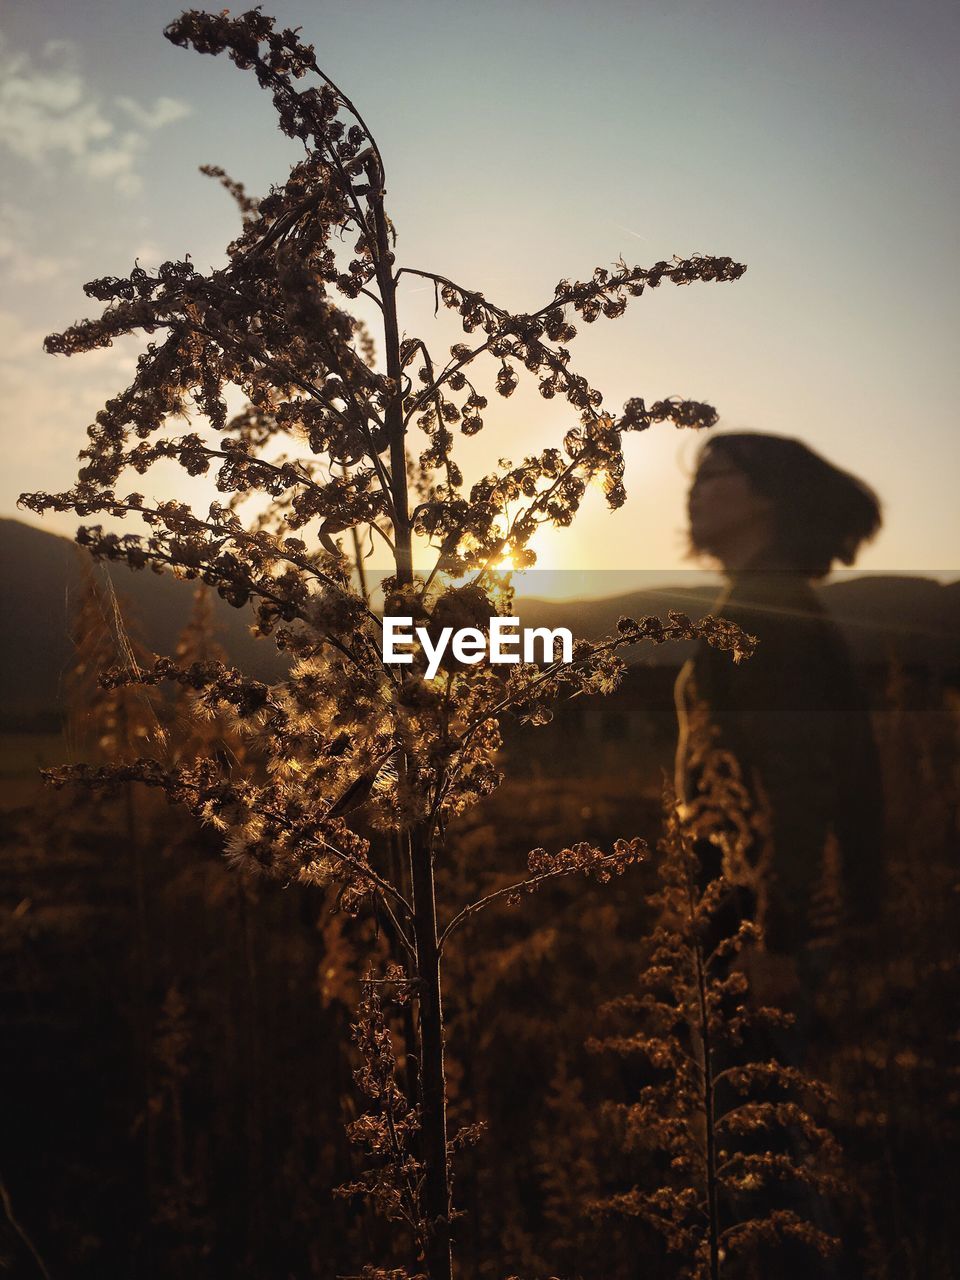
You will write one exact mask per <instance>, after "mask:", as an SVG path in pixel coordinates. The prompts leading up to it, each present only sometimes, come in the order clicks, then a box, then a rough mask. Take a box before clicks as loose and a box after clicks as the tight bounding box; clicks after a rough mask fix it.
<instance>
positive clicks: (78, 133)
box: [0, 34, 191, 195]
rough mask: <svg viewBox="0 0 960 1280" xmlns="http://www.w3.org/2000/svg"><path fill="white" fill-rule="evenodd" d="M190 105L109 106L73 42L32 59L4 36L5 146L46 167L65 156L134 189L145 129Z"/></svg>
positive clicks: (1, 111)
mask: <svg viewBox="0 0 960 1280" xmlns="http://www.w3.org/2000/svg"><path fill="white" fill-rule="evenodd" d="M190 111H191V108H190V107H189V106H188V105H187V104H186V103H184V102H179V101H177V99H175V98H166V97H161V98H157V99H156V100H155V102H154V103H153V105H152V106H150V105H145V104H143V103H139V102H136V101H134V99H132V98H116V99H114V100H113V103H112V104H108V103H106V102H105V101H104V100H103V98H101V96H100V95H99V94H97V93H96V91H95V90H93V89H92V88H91V87H90V86H89V85H88V84H87V82H86V80H85V79H84V77H83V75H82V73H81V71H80V69H79V62H78V59H77V52H76V47H75V46H74V45H73V44H72V43H71V42H69V41H66V40H50V41H48V42H47V43H46V45H44V47H43V50H42V51H41V54H40V57H39V59H37V61H36V62H34V60H33V59H32V58H31V57H30V56H29V55H28V54H26V53H17V52H15V51H14V50H12V49H11V48H10V46H9V43H8V42H7V40H6V39H5V38H4V36H3V35H2V34H0V145H4V146H6V147H7V148H8V149H9V150H10V151H12V152H13V154H14V155H16V156H18V157H19V158H20V159H22V160H25V161H27V162H28V163H29V164H32V165H33V166H35V167H36V168H38V169H41V170H43V171H45V172H48V173H52V172H54V167H53V166H54V165H55V164H56V163H59V162H62V160H63V158H64V157H66V158H69V159H70V160H72V162H73V164H74V167H75V168H76V170H77V171H78V172H79V173H81V174H84V175H85V176H86V177H88V178H91V179H93V180H95V181H99V182H106V183H109V184H110V185H111V186H112V187H114V188H115V189H116V190H117V191H120V192H121V193H123V194H124V195H135V194H136V193H137V192H138V191H139V190H140V188H141V186H142V180H141V178H140V175H139V173H138V172H137V167H138V163H139V160H140V158H141V156H142V154H143V152H144V151H145V150H146V147H147V138H148V135H149V134H151V133H154V132H156V130H158V129H162V128H164V127H165V126H166V125H169V124H173V123H175V122H176V121H178V120H182V119H183V118H184V117H185V116H188V115H189V114H190Z"/></svg>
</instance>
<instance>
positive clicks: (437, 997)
mask: <svg viewBox="0 0 960 1280" xmlns="http://www.w3.org/2000/svg"><path fill="white" fill-rule="evenodd" d="M410 861H411V867H412V872H413V912H414V932H415V937H416V943H417V969H418V974H419V979H420V982H419V987H418V991H419V1003H420V1106H421V1126H422V1138H423V1161H424V1166H425V1177H424V1200H423V1209H424V1216H425V1217H426V1219H427V1257H426V1262H427V1272H428V1274H429V1276H430V1280H451V1277H452V1274H453V1271H452V1260H451V1253H450V1178H449V1171H448V1168H447V1097H446V1079H445V1075H444V1063H443V1049H444V1043H443V1042H444V1036H443V1005H442V1002H441V990H440V949H439V946H438V944H437V910H436V889H435V885H434V878H433V856H432V850H431V848H430V841H429V839H428V836H427V831H426V828H425V827H422V826H420V827H416V828H414V830H413V831H412V832H411V835H410Z"/></svg>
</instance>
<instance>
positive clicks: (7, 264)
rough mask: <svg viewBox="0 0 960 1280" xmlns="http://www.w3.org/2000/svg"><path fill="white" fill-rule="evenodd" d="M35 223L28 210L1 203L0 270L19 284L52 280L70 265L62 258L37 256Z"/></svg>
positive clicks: (41, 254)
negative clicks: (34, 245)
mask: <svg viewBox="0 0 960 1280" xmlns="http://www.w3.org/2000/svg"><path fill="white" fill-rule="evenodd" d="M34 239H35V237H34V233H33V224H32V220H31V218H30V215H29V214H28V213H27V212H26V210H25V209H20V208H18V207H17V206H16V205H13V204H10V203H9V202H7V201H4V202H3V203H2V204H0V269H3V270H4V271H6V272H7V273H8V274H9V276H10V278H11V279H12V280H14V281H15V282H16V283H18V284H37V283H39V282H41V281H44V280H53V279H54V278H55V277H57V276H59V275H61V274H62V273H63V272H64V270H65V269H66V268H67V267H68V266H69V263H68V262H67V261H65V260H64V259H62V258H52V257H50V255H49V254H46V253H37V252H35V250H34V248H33V241H34Z"/></svg>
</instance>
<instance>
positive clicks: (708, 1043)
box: [589, 771, 840, 1280]
mask: <svg viewBox="0 0 960 1280" xmlns="http://www.w3.org/2000/svg"><path fill="white" fill-rule="evenodd" d="M718 776H720V772H719V771H718ZM659 851H660V864H659V877H660V880H661V886H662V887H661V888H660V890H659V891H658V893H657V894H656V895H655V896H654V897H653V899H652V903H653V905H654V906H655V907H656V908H657V910H658V913H659V923H658V925H657V927H656V928H655V930H654V931H653V933H652V935H651V938H650V943H649V955H648V957H647V961H646V964H645V966H644V968H643V970H642V971H641V973H640V976H639V980H638V989H637V991H636V992H635V993H632V994H630V995H626V996H623V997H620V998H618V999H617V1000H615V1001H613V1002H611V1003H610V1004H608V1005H607V1006H606V1007H605V1010H604V1012H605V1014H606V1016H607V1017H609V1018H611V1019H615V1020H618V1021H620V1022H624V1021H626V1022H627V1023H628V1026H627V1028H626V1029H625V1030H624V1031H623V1032H622V1033H620V1034H610V1035H607V1036H605V1037H604V1038H602V1039H600V1038H598V1039H594V1040H592V1041H591V1042H590V1044H589V1047H590V1048H591V1049H592V1050H593V1051H595V1052H598V1053H599V1052H605V1053H613V1054H618V1055H621V1056H623V1057H625V1058H634V1057H638V1058H639V1059H640V1060H641V1062H643V1063H645V1064H646V1076H645V1078H646V1079H647V1081H648V1083H645V1084H644V1085H643V1087H642V1088H641V1089H640V1091H639V1095H638V1096H637V1098H636V1100H635V1101H632V1102H630V1103H627V1104H622V1105H620V1106H619V1107H616V1108H613V1109H614V1110H615V1111H616V1112H618V1114H619V1118H620V1121H621V1125H622V1134H623V1139H624V1142H625V1144H626V1145H627V1147H628V1148H629V1149H630V1150H632V1151H634V1152H637V1151H645V1152H647V1153H655V1154H657V1155H659V1157H660V1162H661V1164H660V1174H661V1177H662V1181H661V1185H660V1186H658V1187H656V1188H655V1189H654V1190H649V1189H647V1188H646V1187H641V1186H635V1187H633V1188H632V1189H631V1190H629V1191H626V1192H622V1193H619V1194H615V1195H611V1196H607V1197H605V1198H602V1199H600V1200H598V1201H597V1202H596V1203H595V1205H594V1211H595V1212H596V1213H598V1214H601V1215H616V1216H625V1217H629V1218H635V1219H640V1220H642V1221H643V1222H645V1223H646V1224H648V1225H649V1226H651V1227H653V1228H654V1229H655V1230H656V1231H657V1232H658V1233H660V1234H661V1235H662V1237H663V1239H664V1241H665V1243H666V1245H667V1247H668V1248H669V1249H670V1250H671V1251H673V1252H675V1253H677V1254H679V1255H681V1261H680V1264H679V1269H678V1274H680V1275H682V1276H685V1277H691V1278H696V1280H701V1278H703V1277H709V1278H710V1280H718V1277H719V1276H721V1275H722V1274H728V1273H729V1272H731V1271H733V1273H735V1274H741V1272H740V1271H738V1270H737V1267H738V1265H743V1260H744V1259H746V1258H750V1257H751V1255H755V1254H756V1253H757V1252H758V1251H759V1250H762V1249H764V1248H767V1249H769V1248H771V1247H773V1248H775V1247H777V1246H779V1245H782V1244H783V1243H784V1242H800V1244H802V1245H804V1246H808V1247H809V1248H810V1249H812V1250H813V1251H814V1252H815V1253H819V1254H821V1255H823V1256H827V1255H829V1254H830V1253H832V1252H833V1251H834V1250H835V1248H836V1245H837V1241H836V1240H835V1239H834V1238H833V1237H832V1236H831V1235H830V1234H829V1233H828V1232H827V1231H826V1230H824V1229H823V1227H822V1226H821V1225H820V1224H819V1223H818V1222H816V1221H814V1220H813V1219H814V1218H819V1217H820V1214H819V1213H818V1210H817V1199H818V1197H824V1196H830V1195H833V1194H835V1193H836V1192H837V1190H838V1189H839V1185H840V1184H839V1180H838V1176H837V1162H838V1155H839V1152H838V1148H837V1146H836V1143H835V1141H834V1139H833V1138H832V1136H831V1134H830V1133H829V1131H828V1130H827V1129H826V1128H824V1127H823V1126H822V1125H821V1124H819V1123H818V1122H817V1121H816V1120H815V1119H814V1118H813V1116H812V1115H811V1113H810V1110H808V1108H809V1107H810V1105H811V1104H813V1103H820V1104H825V1103H826V1102H827V1101H828V1099H829V1094H828V1091H827V1090H826V1089H825V1088H824V1086H822V1085H820V1084H818V1083H817V1082H815V1081H814V1080H812V1079H810V1078H809V1077H808V1076H807V1075H806V1074H804V1073H803V1072H802V1071H801V1070H799V1069H798V1068H797V1067H795V1066H793V1065H790V1064H789V1063H787V1062H785V1061H784V1060H783V1055H780V1054H778V1053H777V1051H776V1036H777V1032H778V1031H782V1030H783V1029H784V1028H786V1027H789V1025H790V1024H791V1022H792V1018H791V1016H790V1015H789V1014H785V1013H783V1012H781V1011H780V1010H778V1009H775V1008H772V1007H765V1006H757V1005H755V1004H753V1003H752V1002H751V1001H750V999H749V992H748V983H747V979H746V976H745V975H744V973H743V972H742V970H741V969H739V968H738V967H737V965H736V961H737V958H738V957H739V956H740V954H741V952H742V951H743V950H744V948H746V947H748V946H749V945H751V944H755V943H756V942H757V940H758V937H759V931H758V929H757V926H756V925H755V924H754V923H753V922H751V921H743V922H742V923H741V924H740V926H739V928H738V929H737V931H736V932H735V933H733V934H727V935H726V936H720V938H719V939H718V940H717V939H716V935H715V929H714V921H715V917H716V915H717V913H718V911H719V909H720V908H721V905H722V903H723V900H724V898H725V896H726V895H727V894H728V892H729V889H730V884H729V882H728V881H727V880H726V879H725V878H724V877H722V876H721V877H720V878H718V879H715V880H713V881H711V882H710V883H709V884H708V885H707V886H706V887H705V888H701V887H700V884H699V881H700V879H701V870H700V862H699V859H698V857H697V853H696V851H695V848H694V842H693V836H692V832H691V828H690V827H689V826H688V825H687V824H686V823H685V821H684V820H683V819H682V818H681V815H680V812H679V810H678V806H677V805H676V803H675V801H674V798H673V795H672V793H670V792H668V794H667V821H666V830H665V834H664V837H663V839H662V840H661V842H660V846H659ZM770 1032H773V1035H772V1036H771V1035H770ZM765 1033H766V1044H765V1046H764V1047H765V1049H766V1052H765V1053H764V1054H763V1055H762V1056H758V1054H757V1041H758V1039H759V1040H760V1041H761V1043H763V1041H764V1035H765ZM764 1274H766V1272H764Z"/></svg>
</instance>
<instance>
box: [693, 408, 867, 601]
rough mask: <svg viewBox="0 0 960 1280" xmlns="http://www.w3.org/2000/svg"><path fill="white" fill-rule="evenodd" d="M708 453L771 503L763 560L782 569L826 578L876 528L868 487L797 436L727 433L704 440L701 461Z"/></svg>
mask: <svg viewBox="0 0 960 1280" xmlns="http://www.w3.org/2000/svg"><path fill="white" fill-rule="evenodd" d="M708 454H711V455H716V454H721V455H722V456H723V457H724V459H726V460H727V461H728V462H730V463H732V464H733V466H735V467H736V468H737V470H738V471H742V472H743V474H744V475H745V476H746V477H747V479H748V480H749V482H750V486H751V488H752V489H753V490H754V492H756V493H758V494H760V495H762V496H763V497H765V498H769V499H770V500H771V501H772V503H773V521H774V541H773V545H772V546H771V547H770V548H769V549H768V553H767V557H766V558H768V559H771V558H772V559H773V560H774V562H775V563H776V564H778V565H779V566H781V567H782V568H788V569H794V570H796V571H797V572H799V573H802V574H804V576H805V577H808V578H823V577H826V575H827V574H828V573H829V572H830V567H831V565H832V564H833V562H834V560H839V561H840V562H841V563H842V564H853V562H854V560H855V559H856V556H857V552H858V551H859V549H860V547H861V545H862V544H863V543H864V542H868V541H869V540H870V539H871V538H872V537H873V536H874V534H875V533H876V532H877V530H878V529H879V528H880V524H881V520H882V516H881V509H880V501H879V499H878V498H877V495H876V494H875V493H874V492H873V490H872V489H871V488H870V486H869V485H868V484H865V483H864V482H863V481H862V480H858V479H857V477H856V476H854V475H851V474H850V472H849V471H841V469H840V468H839V467H835V466H834V465H833V463H831V462H827V460H826V458H821V456H820V455H819V454H818V453H815V452H814V451H813V449H811V448H809V447H808V446H807V445H805V444H801V442H800V441H799V440H793V439H789V438H788V437H786V436H768V435H763V434H762V433H760V432H753V431H738V432H726V433H724V434H722V435H716V436H711V437H710V438H709V439H708V440H707V441H706V443H705V444H704V446H703V448H702V449H701V450H700V455H699V459H698V461H702V460H703V459H704V458H705V457H706V456H707V455H708ZM701 549H702V548H698V547H695V548H694V550H701Z"/></svg>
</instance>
